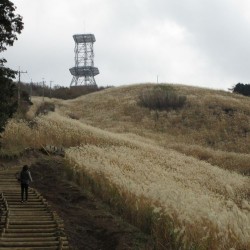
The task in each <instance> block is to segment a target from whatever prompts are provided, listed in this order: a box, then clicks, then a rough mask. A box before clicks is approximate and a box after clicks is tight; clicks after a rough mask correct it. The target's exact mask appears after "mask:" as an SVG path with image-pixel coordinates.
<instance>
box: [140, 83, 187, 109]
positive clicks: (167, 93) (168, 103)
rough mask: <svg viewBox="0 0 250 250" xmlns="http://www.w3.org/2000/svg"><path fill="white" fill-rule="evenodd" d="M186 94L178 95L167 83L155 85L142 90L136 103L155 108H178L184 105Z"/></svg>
mask: <svg viewBox="0 0 250 250" xmlns="http://www.w3.org/2000/svg"><path fill="white" fill-rule="evenodd" d="M186 100H187V97H186V96H180V95H178V94H177V93H176V92H175V90H174V88H172V87H171V86H168V85H162V86H157V87H155V88H153V89H148V90H144V91H143V92H142V93H141V94H140V95H139V102H138V104H139V105H141V106H143V107H146V108H150V109H156V110H164V109H165V110H166V109H178V108H181V107H183V106H184V105H185V103H186Z"/></svg>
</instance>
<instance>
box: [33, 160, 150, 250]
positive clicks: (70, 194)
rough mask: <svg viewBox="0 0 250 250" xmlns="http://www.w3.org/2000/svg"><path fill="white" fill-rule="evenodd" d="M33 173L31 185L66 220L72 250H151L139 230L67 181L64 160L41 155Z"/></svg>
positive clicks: (34, 164)
mask: <svg viewBox="0 0 250 250" xmlns="http://www.w3.org/2000/svg"><path fill="white" fill-rule="evenodd" d="M31 171H32V175H33V179H34V183H33V184H32V186H33V187H34V188H36V189H37V190H38V191H40V192H41V193H42V194H43V196H44V197H45V198H46V199H47V200H48V201H49V203H50V204H51V206H52V209H54V210H55V211H56V212H57V213H58V214H59V216H60V217H61V218H62V219H63V220H64V224H65V232H66V234H67V236H68V237H69V243H70V245H72V248H73V249H75V250H78V249H81V250H84V249H103V250H104V249H106V250H112V249H117V250H122V249H124V250H125V249H126V250H128V249H152V248H151V247H149V244H148V243H147V242H148V237H146V236H145V235H144V234H142V233H141V232H140V231H139V230H138V229H137V228H135V227H133V226H131V225H129V224H127V223H125V222H124V221H123V220H122V219H121V218H119V217H116V216H114V215H112V214H111V212H110V209H109V208H108V207H107V206H105V205H104V204H102V202H100V201H99V200H98V199H96V198H95V197H94V196H93V195H92V194H90V193H88V192H86V191H84V190H82V189H81V188H79V187H78V186H77V185H75V184H73V183H72V182H70V181H68V180H67V178H66V173H65V166H64V162H63V160H62V158H60V157H46V156H42V157H41V156H39V157H38V158H36V159H35V161H34V162H33V164H32V166H31ZM146 245H147V246H146Z"/></svg>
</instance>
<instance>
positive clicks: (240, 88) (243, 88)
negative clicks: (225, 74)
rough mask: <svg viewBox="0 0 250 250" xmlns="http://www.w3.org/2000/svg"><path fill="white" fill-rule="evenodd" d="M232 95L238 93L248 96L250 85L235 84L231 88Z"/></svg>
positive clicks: (249, 94)
mask: <svg viewBox="0 0 250 250" xmlns="http://www.w3.org/2000/svg"><path fill="white" fill-rule="evenodd" d="M233 92H234V93H239V94H242V95H245V96H250V84H244V83H237V84H236V85H235V86H234V87H233Z"/></svg>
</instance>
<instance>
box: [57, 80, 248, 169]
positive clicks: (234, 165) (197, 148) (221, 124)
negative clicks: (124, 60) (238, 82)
mask: <svg viewBox="0 0 250 250" xmlns="http://www.w3.org/2000/svg"><path fill="white" fill-rule="evenodd" d="M155 87H156V86H155V85H152V84H142V85H133V86H124V87H118V88H111V89H107V90H105V91H102V92H98V93H94V94H90V95H86V96H82V97H80V98H77V99H74V100H71V101H65V102H63V103H60V107H59V109H58V111H59V112H61V113H62V114H63V115H65V116H68V117H72V118H74V119H77V120H79V121H81V122H83V123H85V124H89V125H92V126H94V127H98V128H101V129H105V130H108V131H111V132H116V133H126V134H129V133H130V134H133V135H132V136H134V135H137V136H140V137H142V138H147V139H151V140H153V141H154V142H155V143H157V144H158V145H161V146H163V147H165V148H172V149H175V150H177V151H179V152H182V153H185V154H187V155H192V156H194V157H196V158H198V159H201V160H206V161H208V162H210V163H212V164H215V165H220V166H221V167H224V168H228V169H233V170H238V171H241V172H242V173H246V174H249V165H248V162H249V160H250V158H249V156H248V155H246V154H249V152H250V136H249V135H250V134H249V133H250V98H249V97H244V96H241V95H237V94H232V93H229V92H225V91H216V90H210V89H202V88H198V87H189V86H180V85H175V86H174V88H175V89H176V91H177V93H179V94H181V95H184V96H186V97H187V102H186V105H185V106H184V107H183V108H181V109H177V110H168V111H157V110H150V109H148V108H144V107H141V106H139V105H138V104H137V103H138V100H139V95H140V94H141V93H142V91H144V90H145V89H152V88H155Z"/></svg>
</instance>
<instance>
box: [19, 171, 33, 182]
mask: <svg viewBox="0 0 250 250" xmlns="http://www.w3.org/2000/svg"><path fill="white" fill-rule="evenodd" d="M31 181H33V180H32V177H31V174H30V171H29V170H23V171H21V173H20V182H21V183H22V184H28V185H29V184H30V182H31Z"/></svg>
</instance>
